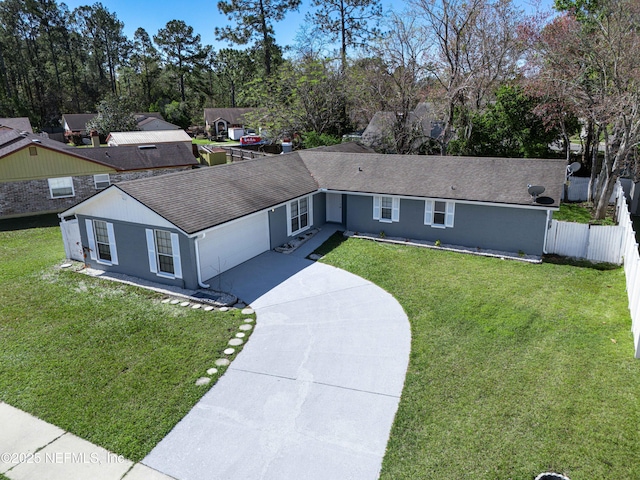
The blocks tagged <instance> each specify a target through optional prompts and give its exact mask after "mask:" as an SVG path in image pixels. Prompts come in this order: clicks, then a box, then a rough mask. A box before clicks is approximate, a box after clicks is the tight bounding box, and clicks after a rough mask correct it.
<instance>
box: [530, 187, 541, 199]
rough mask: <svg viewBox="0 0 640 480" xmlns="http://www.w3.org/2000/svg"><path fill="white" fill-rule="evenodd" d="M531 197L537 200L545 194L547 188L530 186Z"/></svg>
mask: <svg viewBox="0 0 640 480" xmlns="http://www.w3.org/2000/svg"><path fill="white" fill-rule="evenodd" d="M528 191H529V195H531V196H532V197H533V198H536V197H537V196H538V195H540V194H541V193H544V191H545V188H544V187H542V186H540V185H529V190H528Z"/></svg>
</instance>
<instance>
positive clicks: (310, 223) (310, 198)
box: [287, 195, 313, 237]
mask: <svg viewBox="0 0 640 480" xmlns="http://www.w3.org/2000/svg"><path fill="white" fill-rule="evenodd" d="M305 198H306V199H307V218H308V219H309V221H308V222H307V225H306V226H305V227H302V228H299V229H298V230H296V231H292V230H291V204H292V203H293V202H298V212H300V200H304V199H305ZM311 227H313V195H306V196H304V197H300V198H296V199H295V200H292V201H290V202H287V236H289V237H292V236H294V235H298V234H299V233H302V232H304V231H305V230H309V229H310V228H311Z"/></svg>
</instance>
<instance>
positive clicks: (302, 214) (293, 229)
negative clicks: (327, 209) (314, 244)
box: [287, 196, 313, 236]
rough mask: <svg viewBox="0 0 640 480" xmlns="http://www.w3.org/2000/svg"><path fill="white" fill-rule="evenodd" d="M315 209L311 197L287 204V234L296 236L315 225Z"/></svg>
mask: <svg viewBox="0 0 640 480" xmlns="http://www.w3.org/2000/svg"><path fill="white" fill-rule="evenodd" d="M312 210H313V207H312V199H311V197H310V196H307V197H302V198H298V199H297V200H293V201H292V202H289V203H288V204H287V218H288V225H287V233H288V235H289V236H292V235H296V234H298V233H300V232H302V231H303V230H306V229H307V228H309V227H310V226H311V225H313V211H312Z"/></svg>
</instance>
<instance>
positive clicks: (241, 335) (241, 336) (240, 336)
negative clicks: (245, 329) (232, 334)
mask: <svg viewBox="0 0 640 480" xmlns="http://www.w3.org/2000/svg"><path fill="white" fill-rule="evenodd" d="M245 335H246V333H242V332H238V333H236V337H237V338H244V336H245Z"/></svg>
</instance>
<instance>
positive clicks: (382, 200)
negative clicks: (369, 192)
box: [373, 196, 400, 223]
mask: <svg viewBox="0 0 640 480" xmlns="http://www.w3.org/2000/svg"><path fill="white" fill-rule="evenodd" d="M373 219H374V220H378V221H380V222H385V223H391V222H399V221H400V198H398V197H389V196H379V197H378V196H376V197H373Z"/></svg>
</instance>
